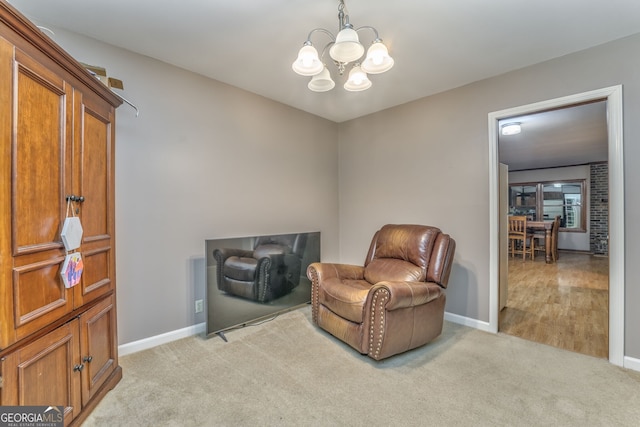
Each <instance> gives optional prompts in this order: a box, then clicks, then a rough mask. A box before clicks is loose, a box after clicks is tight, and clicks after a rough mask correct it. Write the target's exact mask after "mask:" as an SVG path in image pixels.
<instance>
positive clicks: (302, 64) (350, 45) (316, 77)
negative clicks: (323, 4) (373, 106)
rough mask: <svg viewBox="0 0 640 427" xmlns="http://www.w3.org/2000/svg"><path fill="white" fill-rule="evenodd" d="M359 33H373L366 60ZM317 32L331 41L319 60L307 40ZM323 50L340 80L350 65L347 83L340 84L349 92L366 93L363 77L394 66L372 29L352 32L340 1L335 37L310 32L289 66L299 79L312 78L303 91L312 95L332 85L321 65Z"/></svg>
mask: <svg viewBox="0 0 640 427" xmlns="http://www.w3.org/2000/svg"><path fill="white" fill-rule="evenodd" d="M362 30H371V31H373V34H374V37H375V38H374V40H373V42H371V46H370V47H369V49H368V50H367V55H366V57H364V50H365V49H364V46H362V44H360V40H359V39H358V32H359V31H362ZM317 32H320V33H324V34H326V35H328V36H329V38H330V39H331V41H330V42H329V43H328V44H327V45H326V46H325V47H324V49H322V54H321V55H320V56H318V51H317V50H316V48H315V47H313V43H311V36H312V35H313V34H315V33H317ZM327 49H328V50H329V57H330V58H331V60H332V61H333V63H334V65H335V66H336V67H337V69H338V74H339V75H340V76H342V75H343V74H344V73H345V71H346V70H347V67H348V66H349V64H350V63H352V64H353V65H352V66H351V69H350V70H349V74H348V79H347V81H346V82H345V84H344V88H345V89H346V90H348V91H352V92H356V91H361V90H366V89H369V88H370V87H371V80H369V78H368V76H367V74H380V73H384V72H385V71H388V70H390V69H391V67H393V63H394V61H393V58H391V57H390V56H389V51H388V50H387V47H386V46H385V45H384V44H383V43H382V39H380V37H379V36H378V31H377V30H376V29H375V28H373V27H370V26H363V27H359V28H356V29H354V28H353V25H351V23H350V22H349V12H348V10H347V9H346V6H345V4H344V0H340V3H339V5H338V35H337V36H334V35H333V34H332V33H331V32H330V31H329V30H325V29H324V28H315V29H313V30H311V32H310V33H309V35H308V36H307V41H305V42H304V45H303V46H302V48H301V49H300V51H299V52H298V58H297V59H296V60H295V61H294V62H293V65H292V66H291V67H292V68H293V71H295V72H296V73H298V74H300V75H301V76H312V77H311V81H309V84H308V85H307V87H308V88H309V89H311V90H312V91H314V92H326V91H329V90H331V89H333V88H334V86H335V85H336V84H335V82H334V81H333V79H332V78H331V73H330V72H329V69H328V68H327V66H326V65H325V63H324V61H323V59H324V58H325V54H326V53H327ZM363 57H364V58H363Z"/></svg>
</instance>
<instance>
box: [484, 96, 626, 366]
mask: <svg viewBox="0 0 640 427" xmlns="http://www.w3.org/2000/svg"><path fill="white" fill-rule="evenodd" d="M602 99H604V100H606V101H607V119H608V121H607V137H608V138H607V139H608V142H607V146H608V158H609V217H610V222H609V224H610V225H609V236H610V245H609V334H608V335H609V352H608V353H609V361H610V362H611V363H613V364H616V365H618V366H622V365H623V358H624V287H625V285H624V198H623V197H624V176H623V154H622V131H623V128H622V87H621V86H613V87H609V88H604V89H600V90H595V91H591V92H585V93H581V94H577V95H571V96H567V97H563V98H557V99H552V100H548V101H543V102H539V103H535V104H529V105H524V106H520V107H515V108H510V109H507V110H502V111H497V112H493V113H490V114H489V116H488V119H489V123H488V124H489V173H490V176H489V180H490V187H489V189H490V215H489V216H490V227H489V231H490V236H489V241H490V244H489V246H490V247H489V250H490V274H489V275H490V309H489V311H490V313H489V316H490V319H489V329H490V330H491V331H492V332H498V323H499V279H500V272H499V266H500V250H499V227H500V220H499V197H500V193H499V166H498V165H499V157H498V122H499V121H500V120H501V119H504V118H509V117H514V116H520V115H525V114H532V113H536V112H541V111H548V110H552V109H558V108H563V107H567V106H570V105H576V104H581V103H586V102H593V101H597V100H602Z"/></svg>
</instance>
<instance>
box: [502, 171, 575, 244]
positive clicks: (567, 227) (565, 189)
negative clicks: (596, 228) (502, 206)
mask: <svg viewBox="0 0 640 427" xmlns="http://www.w3.org/2000/svg"><path fill="white" fill-rule="evenodd" d="M585 200H586V195H585V180H578V181H554V182H535V183H518V184H511V185H509V213H510V214H511V215H525V216H527V218H529V219H530V220H536V221H543V220H546V221H551V220H553V219H554V218H555V217H556V216H557V215H560V228H562V229H563V231H582V232H585V231H586V217H585V215H586V212H585V211H586V209H585V206H584V203H585Z"/></svg>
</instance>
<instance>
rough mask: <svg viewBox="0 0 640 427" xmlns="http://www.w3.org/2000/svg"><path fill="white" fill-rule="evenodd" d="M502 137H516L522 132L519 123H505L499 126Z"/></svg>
mask: <svg viewBox="0 0 640 427" xmlns="http://www.w3.org/2000/svg"><path fill="white" fill-rule="evenodd" d="M501 131H502V134H503V135H517V134H519V133H520V132H522V128H521V127H520V123H505V124H503V125H502V126H501Z"/></svg>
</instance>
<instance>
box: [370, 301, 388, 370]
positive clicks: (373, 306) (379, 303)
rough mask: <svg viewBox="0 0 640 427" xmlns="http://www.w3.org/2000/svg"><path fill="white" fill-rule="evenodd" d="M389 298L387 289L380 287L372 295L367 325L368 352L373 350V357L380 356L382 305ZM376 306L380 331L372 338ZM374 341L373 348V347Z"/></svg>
mask: <svg viewBox="0 0 640 427" xmlns="http://www.w3.org/2000/svg"><path fill="white" fill-rule="evenodd" d="M388 299H389V291H388V290H387V289H380V290H378V291H376V293H375V294H374V295H373V301H372V304H371V324H370V327H369V352H371V351H372V350H373V351H374V353H373V357H374V358H377V357H378V356H380V351H381V350H382V338H383V336H384V322H385V318H384V313H385V310H384V306H385V304H386V303H387V300H388ZM376 307H377V308H378V315H379V316H380V331H379V332H378V337H377V340H374V335H375V323H376ZM374 341H376V342H375V350H374V349H373V347H374Z"/></svg>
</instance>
